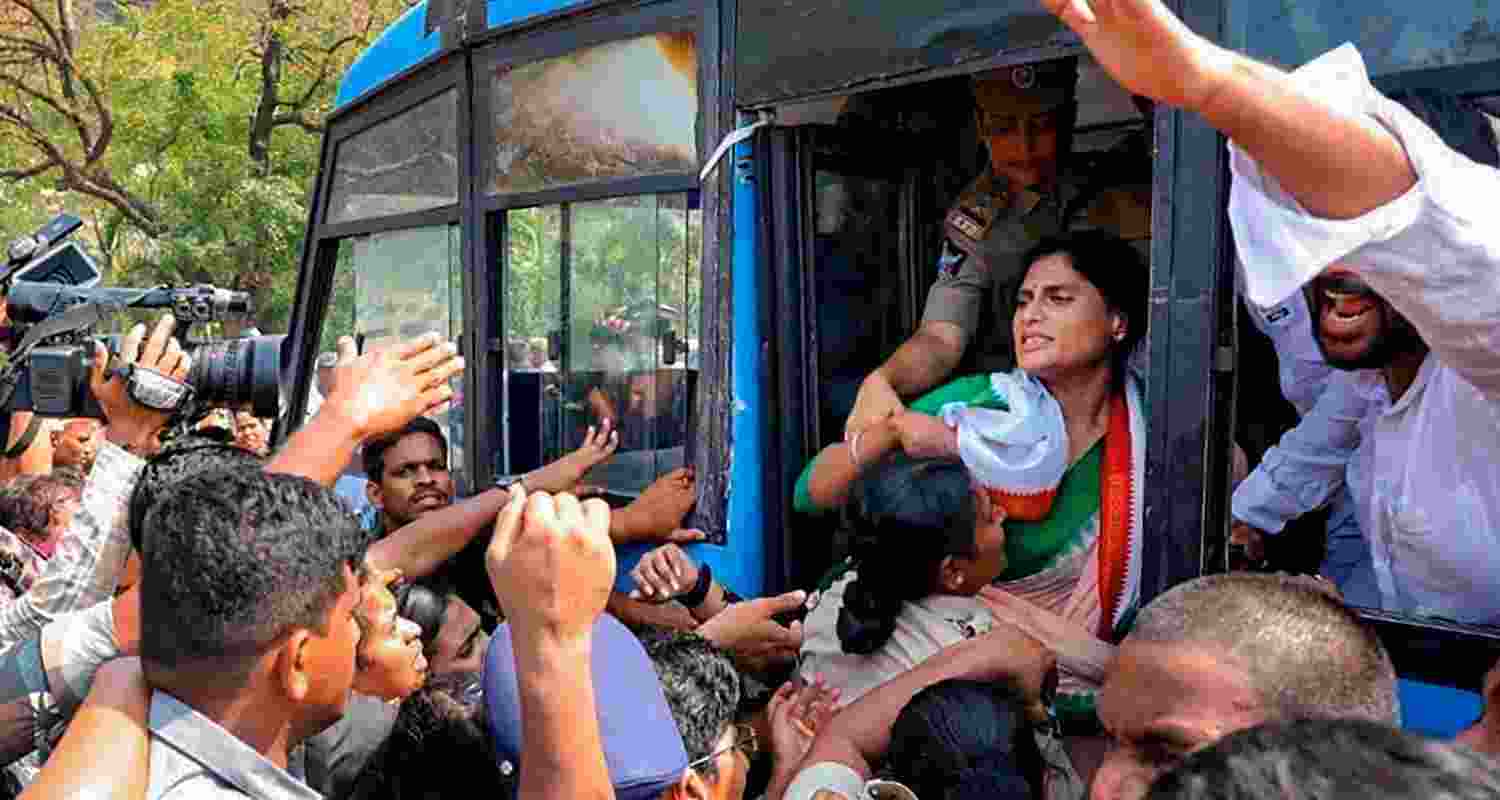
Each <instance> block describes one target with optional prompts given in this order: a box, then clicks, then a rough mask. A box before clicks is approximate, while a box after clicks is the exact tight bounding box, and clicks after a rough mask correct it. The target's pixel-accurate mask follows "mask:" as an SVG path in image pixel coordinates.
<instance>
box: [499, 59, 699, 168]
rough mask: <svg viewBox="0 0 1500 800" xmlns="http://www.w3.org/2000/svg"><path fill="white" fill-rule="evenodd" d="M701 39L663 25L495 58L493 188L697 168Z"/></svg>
mask: <svg viewBox="0 0 1500 800" xmlns="http://www.w3.org/2000/svg"><path fill="white" fill-rule="evenodd" d="M694 41H695V37H694V35H693V34H692V33H691V32H688V31H681V32H668V33H659V34H655V35H653V36H642V37H638V38H634V39H625V40H622V41H618V42H610V43H608V44H603V45H598V46H596V47H590V48H586V49H584V50H580V51H577V52H575V53H571V54H569V55H566V56H561V57H558V58H550V59H545V60H542V61H536V62H533V63H529V64H523V65H520V66H510V65H501V66H499V67H497V68H496V70H495V75H494V76H493V78H492V79H491V81H490V104H491V109H492V113H493V115H494V127H493V130H494V131H496V141H495V142H494V145H493V150H492V152H491V155H490V157H489V158H487V159H486V160H485V166H486V174H485V185H486V186H487V187H488V189H489V191H490V192H491V193H494V194H508V193H514V192H532V191H538V190H541V189H551V188H556V187H559V186H566V185H571V184H578V183H585V182H589V183H593V182H598V181H603V180H610V179H615V178H640V177H644V176H651V175H672V174H682V173H688V174H691V173H694V172H696V171H697V168H698V167H697V165H698V159H697V151H696V141H697V138H696V137H697V118H698V86H697V74H698V59H697V51H696V50H695V49H694Z"/></svg>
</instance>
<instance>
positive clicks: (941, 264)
mask: <svg viewBox="0 0 1500 800" xmlns="http://www.w3.org/2000/svg"><path fill="white" fill-rule="evenodd" d="M968 257H969V254H968V253H966V252H964V251H963V248H960V247H959V246H958V245H956V244H954V243H953V240H952V239H949V238H946V237H945V238H944V239H943V254H942V255H941V256H939V257H938V278H940V279H947V280H952V279H953V278H957V277H958V273H959V271H960V270H962V269H963V266H964V261H966V260H967V259H968Z"/></svg>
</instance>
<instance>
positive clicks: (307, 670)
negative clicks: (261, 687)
mask: <svg viewBox="0 0 1500 800" xmlns="http://www.w3.org/2000/svg"><path fill="white" fill-rule="evenodd" d="M312 648H313V637H312V631H309V630H308V629H306V628H297V629H295V630H293V631H292V633H291V635H290V636H288V637H287V638H286V641H285V642H283V643H282V645H281V648H280V649H279V650H277V651H276V663H275V670H276V683H277V685H278V686H280V687H281V691H282V693H283V694H284V695H286V698H287V699H288V700H290V701H292V702H293V703H301V702H303V701H304V700H306V699H307V696H308V695H309V694H311V693H312V688H313V675H312V670H313V667H314V665H313V651H312Z"/></svg>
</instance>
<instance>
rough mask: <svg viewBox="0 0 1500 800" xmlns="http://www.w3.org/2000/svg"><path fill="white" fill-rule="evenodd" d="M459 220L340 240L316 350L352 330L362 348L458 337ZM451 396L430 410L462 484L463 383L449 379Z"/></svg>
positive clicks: (316, 396) (313, 392) (315, 386)
mask: <svg viewBox="0 0 1500 800" xmlns="http://www.w3.org/2000/svg"><path fill="white" fill-rule="evenodd" d="M459 240H460V235H459V228H458V226H457V225H433V226H428V227H421V228H408V229H404V230H393V231H384V232H381V233H374V234H369V235H366V236H353V237H349V238H347V239H342V240H340V241H339V243H338V255H337V261H336V266H335V271H334V278H333V293H332V295H331V297H330V300H329V306H328V311H327V314H326V316H325V317H324V321H323V329H322V331H320V334H319V337H318V347H319V352H321V353H328V352H335V351H336V350H337V348H338V340H339V337H341V336H353V337H355V340H356V342H358V343H359V346H360V349H361V351H368V350H369V349H370V348H372V347H377V346H380V345H383V344H388V343H390V342H393V341H395V340H397V339H406V338H410V337H413V336H420V335H421V334H423V333H427V332H429V331H436V332H438V333H440V334H442V335H443V336H444V337H445V338H447V339H449V340H451V341H455V342H456V341H459V340H460V334H461V332H462V330H463V301H462V297H463V271H462V265H461V259H460V257H459V252H460V251H459V246H460V244H459ZM322 380H323V378H321V376H320V378H319V379H315V380H314V381H313V383H312V384H311V386H310V388H309V397H310V400H309V403H308V406H307V409H308V415H309V416H311V415H312V414H313V413H316V407H315V406H316V405H317V403H318V402H320V398H321V397H322V396H323V395H324V394H325V393H326V386H323V387H320V386H319V383H320V382H321V381H322ZM453 389H454V402H452V403H449V404H448V406H447V407H445V408H440V409H438V410H437V411H435V412H433V413H432V414H431V415H430V416H432V418H433V419H435V420H437V421H438V423H439V424H441V425H442V426H443V427H444V428H445V429H446V430H447V433H448V463H449V465H450V466H451V467H452V469H453V470H454V480H455V482H456V483H457V484H458V485H460V486H464V482H463V480H462V476H461V474H460V471H461V469H462V466H463V463H464V461H463V448H464V427H463V425H464V421H463V393H462V383H461V382H460V381H458V380H455V381H454V382H453Z"/></svg>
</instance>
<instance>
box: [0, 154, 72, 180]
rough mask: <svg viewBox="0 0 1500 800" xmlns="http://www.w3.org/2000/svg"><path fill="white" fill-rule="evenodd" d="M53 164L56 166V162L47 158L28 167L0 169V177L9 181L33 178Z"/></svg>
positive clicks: (50, 167)
mask: <svg viewBox="0 0 1500 800" xmlns="http://www.w3.org/2000/svg"><path fill="white" fill-rule="evenodd" d="M55 166H58V163H57V162H56V161H54V160H52V159H50V158H48V159H44V160H42V161H40V162H38V163H36V164H33V165H32V166H29V167H23V168H21V169H4V170H0V178H3V179H5V180H11V181H24V180H26V179H27V178H35V177H36V176H38V175H40V174H42V173H43V172H46V171H47V170H49V169H52V168H53V167H55Z"/></svg>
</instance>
